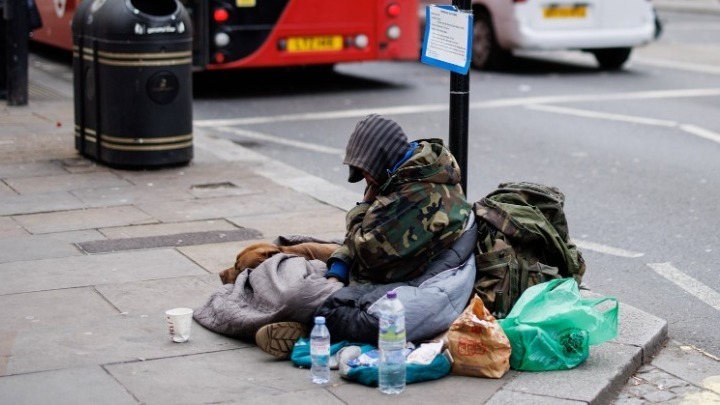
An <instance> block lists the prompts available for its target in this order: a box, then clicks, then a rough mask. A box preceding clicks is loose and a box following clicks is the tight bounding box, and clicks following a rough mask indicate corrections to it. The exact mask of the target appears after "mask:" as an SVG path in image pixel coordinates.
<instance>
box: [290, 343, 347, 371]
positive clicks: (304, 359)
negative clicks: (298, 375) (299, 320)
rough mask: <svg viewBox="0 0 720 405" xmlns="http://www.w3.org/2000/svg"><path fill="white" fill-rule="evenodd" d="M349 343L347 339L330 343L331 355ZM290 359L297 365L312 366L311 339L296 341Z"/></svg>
mask: <svg viewBox="0 0 720 405" xmlns="http://www.w3.org/2000/svg"><path fill="white" fill-rule="evenodd" d="M349 345H350V342H348V341H347V340H343V341H342V342H337V343H335V344H332V345H330V355H331V356H334V355H335V354H337V352H338V351H340V349H342V348H343V347H345V346H349ZM290 361H292V363H293V364H294V365H296V366H297V367H304V368H310V365H311V362H310V339H308V338H300V339H298V341H297V342H295V347H293V351H292V353H290Z"/></svg>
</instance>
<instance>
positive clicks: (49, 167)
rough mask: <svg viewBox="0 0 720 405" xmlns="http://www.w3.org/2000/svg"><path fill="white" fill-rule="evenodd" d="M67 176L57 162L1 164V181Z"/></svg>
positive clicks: (40, 161)
mask: <svg viewBox="0 0 720 405" xmlns="http://www.w3.org/2000/svg"><path fill="white" fill-rule="evenodd" d="M60 174H67V172H66V171H65V170H63V168H62V165H60V164H58V162H57V161H49V160H39V161H35V162H16V163H13V164H5V163H3V164H0V179H10V178H14V177H39V176H57V175H60Z"/></svg>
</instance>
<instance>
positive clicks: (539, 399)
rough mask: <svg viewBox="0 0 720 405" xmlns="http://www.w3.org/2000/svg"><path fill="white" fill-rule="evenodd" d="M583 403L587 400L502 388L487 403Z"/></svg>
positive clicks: (577, 404) (574, 404)
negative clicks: (545, 395) (546, 395)
mask: <svg viewBox="0 0 720 405" xmlns="http://www.w3.org/2000/svg"><path fill="white" fill-rule="evenodd" d="M518 404H532V405H583V404H587V402H585V401H573V400H569V399H560V398H555V397H544V396H541V395H533V394H525V393H522V392H512V391H505V390H502V391H500V392H498V393H497V394H495V395H494V396H493V397H492V398H490V400H489V401H487V402H485V405H518Z"/></svg>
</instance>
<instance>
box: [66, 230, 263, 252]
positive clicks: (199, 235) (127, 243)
mask: <svg viewBox="0 0 720 405" xmlns="http://www.w3.org/2000/svg"><path fill="white" fill-rule="evenodd" d="M260 238H262V233H261V232H260V231H258V230H257V229H252V228H241V229H237V230H232V231H206V232H188V233H178V234H173V235H161V236H143V237H139V238H123V239H105V240H94V241H89V242H82V243H77V244H76V245H77V246H78V247H79V248H80V249H81V250H82V251H83V252H85V253H91V254H92V253H111V252H120V251H125V250H138V249H151V248H161V247H179V246H195V245H206V244H209V243H224V242H235V241H243V240H252V239H260Z"/></svg>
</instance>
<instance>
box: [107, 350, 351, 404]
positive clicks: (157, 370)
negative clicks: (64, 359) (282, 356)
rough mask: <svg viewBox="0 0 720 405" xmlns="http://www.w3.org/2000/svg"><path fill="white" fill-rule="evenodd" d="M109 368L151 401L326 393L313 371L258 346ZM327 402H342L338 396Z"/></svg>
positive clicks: (262, 399) (259, 399) (252, 399)
mask: <svg viewBox="0 0 720 405" xmlns="http://www.w3.org/2000/svg"><path fill="white" fill-rule="evenodd" d="M106 369H107V370H108V372H109V373H110V374H111V375H112V376H113V377H114V378H115V379H116V380H118V381H119V382H120V383H122V384H123V386H124V387H125V388H126V389H127V390H128V391H129V392H132V393H133V395H134V396H135V397H136V398H138V400H139V401H141V402H142V403H147V404H171V403H184V404H199V403H226V402H227V403H255V404H259V403H278V402H277V401H276V400H275V397H276V396H277V395H282V394H283V393H294V392H296V391H311V392H312V393H315V394H317V395H319V396H320V397H321V398H322V397H325V396H326V395H323V394H322V393H323V391H324V388H323V387H320V386H313V384H312V383H311V382H310V380H309V375H307V374H306V373H309V371H307V370H304V372H303V371H299V370H298V369H296V368H294V367H292V366H291V363H290V362H288V361H281V362H279V361H276V360H275V359H274V358H272V357H271V356H268V355H267V354H265V353H263V352H261V351H260V350H258V349H257V348H254V347H248V348H245V349H239V350H228V351H224V352H218V353H208V354H203V355H196V356H184V357H175V358H166V359H158V360H149V361H144V362H132V363H126V364H117V365H108V366H106ZM303 374H305V375H303ZM148 375H152V376H153V378H152V379H149V378H147V377H146V376H148ZM301 375H302V376H301ZM293 398H294V396H293ZM293 402H294V401H290V403H293ZM328 403H332V404H341V403H342V402H341V401H339V400H337V399H335V400H334V401H332V402H328Z"/></svg>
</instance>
